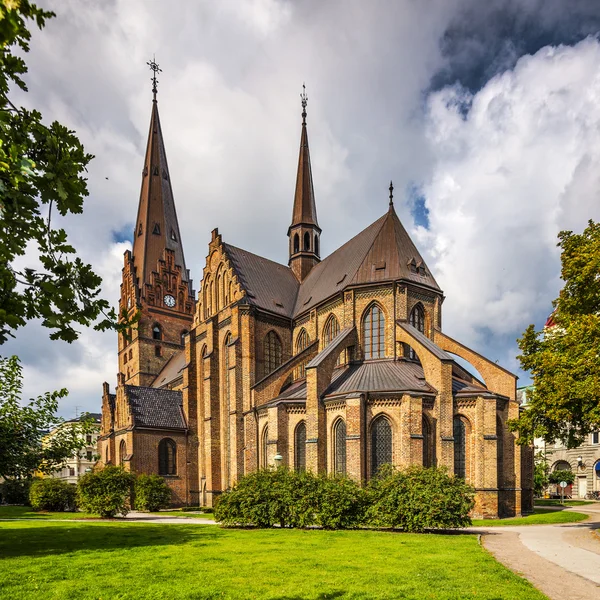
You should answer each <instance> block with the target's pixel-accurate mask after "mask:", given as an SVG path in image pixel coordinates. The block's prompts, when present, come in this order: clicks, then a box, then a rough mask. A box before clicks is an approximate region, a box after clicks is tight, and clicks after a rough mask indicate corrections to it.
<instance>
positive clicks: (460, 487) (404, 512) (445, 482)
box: [367, 467, 475, 532]
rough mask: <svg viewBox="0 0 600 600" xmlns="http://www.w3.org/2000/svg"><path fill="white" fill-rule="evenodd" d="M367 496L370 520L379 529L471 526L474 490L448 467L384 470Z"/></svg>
mask: <svg viewBox="0 0 600 600" xmlns="http://www.w3.org/2000/svg"><path fill="white" fill-rule="evenodd" d="M367 494H368V502H369V508H368V511H367V519H368V522H369V524H371V525H374V526H376V527H394V528H398V527H401V528H402V529H403V530H404V531H414V532H422V531H425V530H426V529H451V528H456V527H466V526H467V525H470V524H471V519H470V517H469V512H470V511H471V509H472V508H473V505H474V497H475V490H474V489H473V487H472V486H470V485H468V484H467V483H465V482H464V481H463V480H462V479H460V478H459V477H453V476H451V475H449V474H448V471H447V470H446V469H445V468H440V469H437V468H431V469H424V468H422V467H409V468H408V469H405V470H403V471H397V470H394V469H393V468H392V467H389V468H385V469H382V470H381V471H380V473H379V474H378V476H377V477H375V478H374V479H372V480H371V482H370V483H369V487H368V491H367Z"/></svg>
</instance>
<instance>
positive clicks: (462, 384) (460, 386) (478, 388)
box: [452, 377, 490, 394]
mask: <svg viewBox="0 0 600 600" xmlns="http://www.w3.org/2000/svg"><path fill="white" fill-rule="evenodd" d="M467 392H469V393H471V392H479V393H485V394H489V393H490V391H489V390H488V389H487V388H486V387H485V386H483V385H479V383H476V382H473V381H465V380H464V379H459V378H458V377H453V378H452V393H453V394H459V393H461V394H462V393H467Z"/></svg>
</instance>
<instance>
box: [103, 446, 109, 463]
mask: <svg viewBox="0 0 600 600" xmlns="http://www.w3.org/2000/svg"><path fill="white" fill-rule="evenodd" d="M109 462H110V454H109V453H108V441H107V442H106V458H105V459H104V464H105V465H107V464H108V463H109Z"/></svg>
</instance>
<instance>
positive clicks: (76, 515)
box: [0, 506, 98, 520]
mask: <svg viewBox="0 0 600 600" xmlns="http://www.w3.org/2000/svg"><path fill="white" fill-rule="evenodd" d="M97 518H98V515H90V514H87V513H83V512H46V511H39V512H36V511H34V510H31V507H29V506H0V519H63V520H72V519H97Z"/></svg>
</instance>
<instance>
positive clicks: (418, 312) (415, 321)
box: [408, 303, 425, 360]
mask: <svg viewBox="0 0 600 600" xmlns="http://www.w3.org/2000/svg"><path fill="white" fill-rule="evenodd" d="M409 322H410V324H411V325H412V326H413V327H414V328H415V329H416V330H417V331H420V332H421V333H425V310H424V309H423V305H422V304H420V303H419V304H416V305H415V306H414V307H413V309H412V310H411V311H410V317H409ZM408 356H409V357H410V358H411V359H412V360H418V357H417V354H416V352H415V351H414V350H413V349H412V348H409V351H408Z"/></svg>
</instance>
